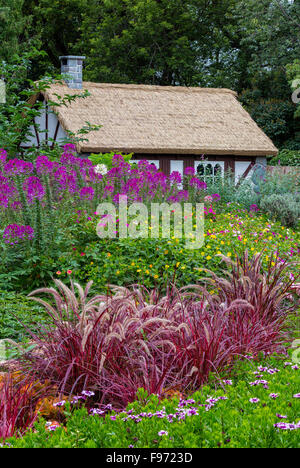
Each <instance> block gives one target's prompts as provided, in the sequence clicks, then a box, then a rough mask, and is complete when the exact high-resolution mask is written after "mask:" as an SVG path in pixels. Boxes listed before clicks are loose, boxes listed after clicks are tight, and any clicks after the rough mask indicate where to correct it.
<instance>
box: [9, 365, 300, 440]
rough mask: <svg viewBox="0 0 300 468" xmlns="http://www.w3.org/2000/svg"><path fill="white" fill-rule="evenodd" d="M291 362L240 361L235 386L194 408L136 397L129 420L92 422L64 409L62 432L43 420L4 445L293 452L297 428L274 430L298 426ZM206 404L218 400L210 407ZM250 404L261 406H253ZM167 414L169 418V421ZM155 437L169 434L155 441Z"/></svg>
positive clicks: (200, 396)
mask: <svg viewBox="0 0 300 468" xmlns="http://www.w3.org/2000/svg"><path fill="white" fill-rule="evenodd" d="M288 359H289V358H287V357H286V356H285V357H283V358H281V357H279V356H276V357H273V358H271V359H268V360H267V361H266V360H263V361H260V362H254V361H252V360H249V361H246V362H243V363H241V364H240V367H239V369H238V370H237V371H236V373H235V375H233V376H232V377H231V379H232V385H230V382H227V383H225V382H224V383H222V384H221V385H217V389H216V387H215V385H212V386H206V387H203V388H202V389H201V391H198V392H196V393H195V394H194V395H192V396H191V398H192V399H193V400H194V401H187V400H184V401H182V400H181V403H180V401H179V398H178V397H177V396H175V395H174V396H173V397H172V396H170V397H169V399H165V400H163V401H159V399H158V397H157V396H156V395H151V396H149V395H148V394H147V393H146V392H145V391H143V390H139V391H138V393H137V399H136V401H135V402H134V403H132V404H130V405H129V406H128V407H127V411H129V412H130V411H132V414H130V413H129V414H127V413H126V412H122V413H115V412H107V414H106V416H105V417H99V416H97V415H94V416H89V415H88V412H87V410H86V409H85V408H81V409H76V410H73V411H71V410H70V406H69V404H67V405H66V407H65V409H64V410H62V411H64V414H65V417H66V418H67V422H66V424H65V427H60V428H58V429H56V430H55V431H54V432H53V433H50V432H49V430H47V428H46V421H45V420H40V421H39V423H37V424H36V427H35V430H34V431H29V432H28V433H27V434H25V436H24V437H23V438H20V439H16V438H13V439H8V440H7V442H8V443H9V444H11V446H12V447H13V448H53V447H60V448H127V447H134V448H136V449H138V448H217V447H221V448H223V447H226V448H238V447H240V448H275V447H276V448H298V447H299V446H300V440H299V428H298V429H295V430H290V429H289V430H285V429H280V428H278V427H275V426H274V424H278V423H282V422H283V423H290V424H291V423H296V424H297V423H298V425H299V410H300V399H299V398H296V395H297V394H298V392H299V370H297V368H296V367H295V366H294V367H292V363H290V364H288V365H286V364H285V362H284V361H288ZM259 365H262V366H263V368H261V367H259ZM268 371H269V372H268ZM254 372H257V373H259V374H262V377H258V376H257V375H254ZM256 380H266V381H267V385H266V384H262V383H259V384H256V385H253V384H252V385H251V382H254V381H256ZM220 397H221V398H222V397H225V398H226V399H220ZM209 398H210V399H211V398H215V399H218V400H217V401H215V402H214V401H213V400H210V401H212V402H213V404H209V402H208V399H209ZM252 398H258V399H259V401H258V402H256V403H252V402H251V401H250V399H252ZM193 408H194V409H193ZM189 410H190V412H189ZM158 411H161V413H160V417H157V412H158ZM195 411H196V414H191V413H194V412H195ZM149 413H151V414H152V416H150V415H149ZM176 413H177V416H176ZM184 413H185V414H184ZM170 414H172V415H174V417H172V418H171V417H170V418H168V417H167V415H170ZM179 414H181V415H182V419H180V418H179V417H178V415H179ZM278 415H281V416H284V419H280V417H279V416H278ZM171 419H172V421H173V422H171V421H170V420H171ZM160 431H166V432H167V434H164V435H159V433H160Z"/></svg>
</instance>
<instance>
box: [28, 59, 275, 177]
mask: <svg viewBox="0 0 300 468" xmlns="http://www.w3.org/2000/svg"><path fill="white" fill-rule="evenodd" d="M83 60H84V57H74V56H66V57H61V62H62V73H64V74H67V75H68V77H67V79H66V81H65V84H64V85H62V84H53V85H51V87H50V88H49V89H48V90H47V91H46V92H45V93H43V94H41V95H40V96H36V99H41V100H43V101H44V104H45V106H44V113H43V114H42V115H41V116H39V117H38V118H36V122H35V123H34V124H33V126H32V128H31V133H33V136H32V137H31V138H30V141H29V143H28V142H27V143H26V144H27V145H31V146H33V145H35V146H39V145H40V144H41V142H42V141H46V142H48V141H49V139H50V138H53V139H54V140H55V141H58V142H59V141H62V140H63V139H65V138H66V132H65V130H69V131H72V132H76V131H78V130H79V129H80V128H82V127H84V125H85V124H86V122H90V123H91V124H95V125H101V126H102V127H101V128H100V130H98V131H95V132H91V133H89V134H88V135H87V138H88V141H87V142H81V143H79V144H78V146H77V150H78V152H79V153H81V154H82V155H88V154H90V153H104V152H110V151H116V152H125V153H132V152H133V153H134V157H133V160H135V161H136V160H140V159H147V160H148V161H150V162H152V163H153V164H155V165H156V166H157V167H159V168H160V169H161V170H163V171H164V172H165V173H167V174H168V173H170V172H172V171H179V172H181V173H182V172H183V170H184V168H185V167H190V166H193V167H195V169H196V170H197V171H198V172H199V173H201V174H203V173H208V174H210V175H212V176H214V174H217V173H218V171H222V173H224V171H226V170H228V169H231V170H232V171H233V172H234V173H235V177H236V180H238V179H239V178H240V177H245V176H247V175H249V174H250V171H251V170H252V169H253V167H254V165H255V164H256V163H260V164H266V157H267V156H271V155H276V154H277V152H278V150H277V149H276V147H275V146H274V145H273V143H272V141H271V140H270V138H268V137H267V136H266V135H265V133H264V132H263V131H262V130H261V129H260V128H259V127H258V125H257V124H256V123H255V122H254V120H253V119H252V118H251V117H250V115H249V114H248V112H246V110H245V109H244V108H243V107H242V105H241V104H240V103H239V101H238V99H237V94H236V93H235V92H234V91H231V90H229V89H212V88H197V87H194V88H187V87H181V86H173V87H171V86H149V85H136V84H130V85H126V84H107V83H89V82H83V81H82V64H83ZM80 89H83V90H88V91H89V93H90V96H89V97H87V98H85V99H77V100H76V101H74V102H73V103H72V104H70V106H68V107H65V106H63V107H59V108H57V109H54V110H55V113H53V112H52V111H51V110H50V109H49V108H48V107H49V106H48V105H47V102H48V101H49V100H57V97H56V94H59V95H60V96H62V95H64V94H78V92H79V91H78V90H80ZM37 124H38V125H37ZM38 127H39V128H40V130H44V132H39V131H38ZM49 144H51V143H50V141H49ZM203 155H204V160H203Z"/></svg>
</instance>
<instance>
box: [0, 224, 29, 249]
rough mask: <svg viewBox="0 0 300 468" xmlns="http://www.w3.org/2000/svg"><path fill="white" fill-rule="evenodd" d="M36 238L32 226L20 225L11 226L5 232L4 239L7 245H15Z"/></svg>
mask: <svg viewBox="0 0 300 468" xmlns="http://www.w3.org/2000/svg"><path fill="white" fill-rule="evenodd" d="M33 238H34V230H33V229H32V227H30V226H19V225H18V224H10V225H9V226H7V227H6V228H5V230H4V234H3V239H4V242H5V243H6V244H10V245H15V244H18V243H19V242H20V241H24V240H32V239H33Z"/></svg>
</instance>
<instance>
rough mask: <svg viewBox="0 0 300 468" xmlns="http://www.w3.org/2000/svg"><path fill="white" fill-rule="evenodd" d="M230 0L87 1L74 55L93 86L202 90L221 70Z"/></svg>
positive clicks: (226, 45) (226, 42)
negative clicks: (214, 70) (213, 71)
mask: <svg viewBox="0 0 300 468" xmlns="http://www.w3.org/2000/svg"><path fill="white" fill-rule="evenodd" d="M232 3H233V2H232V1H231V0H229V1H228V0H227V1H224V0H218V1H206V0H189V1H188V0H160V1H158V0H146V1H145V0H102V1H98V0H97V1H96V0H91V1H90V3H89V12H88V14H86V15H85V16H84V19H83V23H82V39H81V41H79V42H78V43H77V52H78V53H85V54H86V55H87V57H88V59H87V62H86V77H87V78H88V79H89V80H93V81H103V82H123V83H137V82H138V83H148V84H159V85H185V86H195V85H199V84H200V85H206V84H209V83H210V82H211V81H212V80H211V76H210V73H209V69H210V68H211V67H215V68H218V65H219V68H221V69H223V62H222V49H223V48H224V45H225V47H228V40H227V39H226V38H225V37H224V34H223V33H222V30H221V28H220V25H221V26H222V27H223V25H226V24H227V23H229V21H230V18H229V17H227V16H226V15H227V12H228V11H229V10H230V8H231V6H232Z"/></svg>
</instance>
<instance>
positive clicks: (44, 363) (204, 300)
mask: <svg viewBox="0 0 300 468" xmlns="http://www.w3.org/2000/svg"><path fill="white" fill-rule="evenodd" d="M285 266H287V265H285ZM247 275H248V276H247ZM230 278H231V279H230V281H226V280H222V279H220V278H218V277H216V276H214V277H213V278H212V281H213V282H214V288H215V289H216V288H217V289H218V293H217V294H210V292H209V291H208V290H207V289H206V288H205V287H203V286H190V287H186V288H182V289H181V290H177V289H176V288H175V287H169V289H168V291H167V294H166V295H165V296H164V297H159V296H158V293H157V292H156V291H155V290H153V291H151V292H150V291H148V290H146V289H145V288H143V287H141V286H138V285H136V286H132V287H131V288H129V289H126V288H123V287H116V286H114V287H113V286H112V287H111V292H112V294H107V295H97V296H94V297H91V299H89V298H88V295H89V292H90V288H91V283H89V284H88V286H87V287H86V289H85V290H83V288H82V287H81V286H80V285H78V284H73V283H72V282H71V287H70V288H68V287H67V286H66V285H65V284H63V283H62V282H60V281H55V284H56V287H57V289H54V288H42V289H39V290H37V291H35V292H33V293H32V294H31V295H30V296H31V297H32V298H33V299H35V300H36V301H37V302H39V304H41V305H43V306H44V307H45V308H46V311H47V313H48V315H49V317H50V321H51V324H49V325H45V326H43V327H41V328H40V330H39V332H33V331H30V330H28V333H30V334H31V338H32V342H33V344H35V349H33V351H30V352H28V353H26V354H24V355H23V356H22V357H21V360H20V366H21V368H22V370H23V372H24V371H25V372H26V373H28V374H29V375H31V376H32V378H33V379H39V380H41V381H44V380H49V381H50V382H51V383H52V384H53V385H55V386H56V387H57V388H58V391H59V392H60V393H61V394H69V395H74V394H78V392H81V391H82V390H90V391H93V392H94V393H95V396H94V399H95V400H96V402H98V403H99V404H107V403H113V404H114V405H115V406H117V407H123V406H125V405H126V404H127V403H128V402H130V401H133V400H134V398H135V394H136V391H137V389H138V388H144V389H145V390H147V392H148V393H156V394H159V395H162V394H164V393H165V392H169V391H180V392H186V391H193V390H197V389H198V388H199V387H200V386H202V385H203V384H205V383H206V382H207V381H208V380H209V378H210V376H211V375H212V374H214V375H215V376H216V375H218V376H220V375H223V374H225V375H226V374H228V373H229V372H230V371H231V369H232V368H233V366H234V364H235V362H236V361H237V360H238V359H240V358H243V357H244V356H247V355H250V354H251V355H254V356H255V355H257V354H258V353H259V352H274V351H281V350H282V349H283V347H284V344H285V343H286V342H287V341H288V336H287V334H286V333H285V331H284V328H285V319H286V317H287V315H288V314H289V313H290V312H291V311H292V305H291V303H290V302H289V301H292V299H291V297H290V296H289V295H290V289H291V283H290V282H287V283H285V284H283V283H284V281H286V280H285V278H284V268H283V265H281V266H280V265H278V270H276V269H275V270H273V267H272V269H271V270H270V271H269V272H267V273H265V274H264V273H262V272H261V271H260V262H259V259H258V258H254V259H252V260H249V259H248V258H247V257H246V256H245V257H244V259H243V260H242V259H238V260H237V264H236V265H235V264H232V272H231V276H230ZM75 289H77V291H78V294H76V293H75ZM45 294H50V296H51V297H52V300H51V301H50V302H46V301H45V300H44V299H41V298H39V297H36V295H45Z"/></svg>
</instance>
